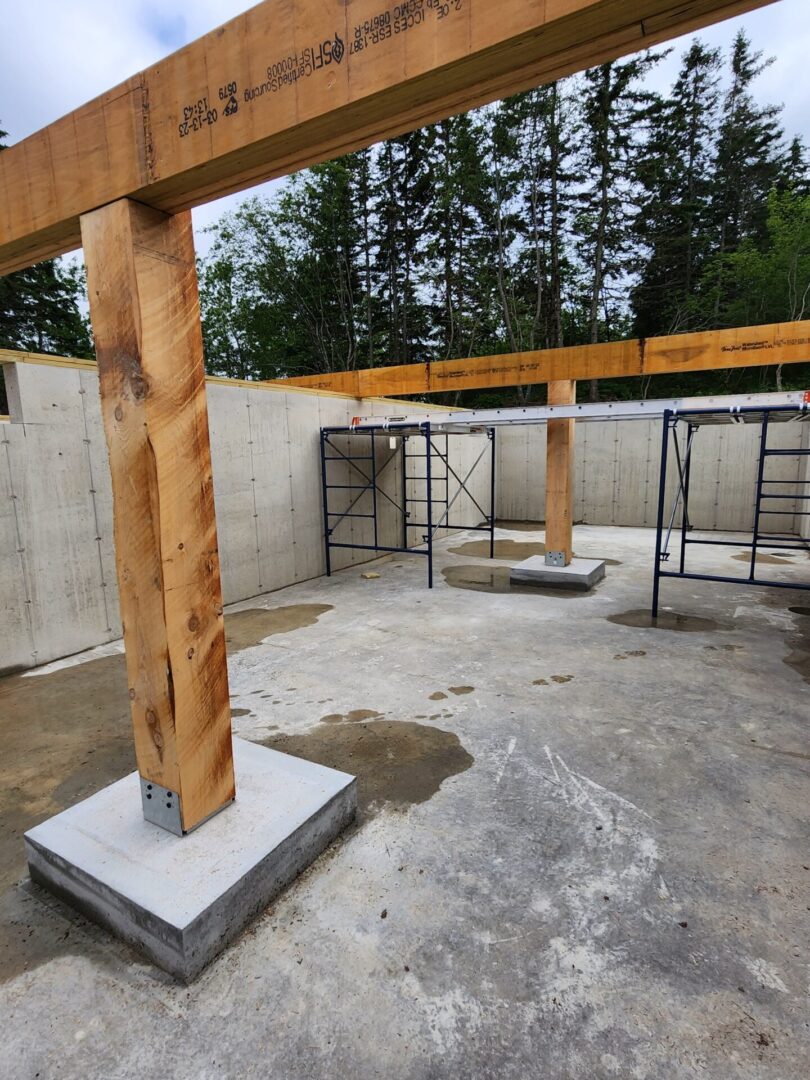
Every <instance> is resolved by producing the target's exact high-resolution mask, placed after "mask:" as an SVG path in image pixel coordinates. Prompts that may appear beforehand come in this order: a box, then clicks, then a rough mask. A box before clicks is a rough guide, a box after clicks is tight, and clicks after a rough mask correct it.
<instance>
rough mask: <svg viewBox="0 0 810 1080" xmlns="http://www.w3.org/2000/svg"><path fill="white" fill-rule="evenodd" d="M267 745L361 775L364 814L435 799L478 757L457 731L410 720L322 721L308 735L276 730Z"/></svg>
mask: <svg viewBox="0 0 810 1080" xmlns="http://www.w3.org/2000/svg"><path fill="white" fill-rule="evenodd" d="M263 745H264V746H269V747H271V748H272V749H273V750H280V751H282V753H285V754H293V755H294V756H295V757H301V758H306V759H307V760H308V761H317V762H318V763H319V764H321V765H328V766H329V768H332V769H340V770H341V771H342V772H348V773H352V774H353V775H354V776H356V777H357V800H358V811H359V818H360V821H361V823H362V821H364V820H367V819H368V818H369V817H371V816H373V815H374V814H375V813H378V812H379V811H380V810H382V809H383V808H384V807H386V806H387V807H389V808H391V809H395V810H402V809H405V808H406V807H408V806H412V805H413V804H415V803H423V802H426V801H427V800H428V799H430V798H431V797H432V796H433V795H435V794H436V792H437V791H438V790H439V788H440V787H441V785H442V783H443V781H445V780H447V779H448V777H451V776H456V775H457V774H458V773H462V772H465V771H466V770H467V769H469V768H470V766H471V765H472V764H473V761H474V759H473V758H472V756H471V755H470V754H468V753H467V751H466V750H465V749H464V747H463V746H462V745H461V743H460V742H459V739H458V736H457V735H456V734H455V733H454V732H452V731H442V730H441V729H440V728H435V727H430V726H428V725H426V724H417V723H415V722H414V721H411V720H408V721H404V720H371V721H369V722H367V723H359V724H334V725H328V724H327V725H324V724H322V725H319V726H318V727H317V728H315V730H314V731H310V732H307V733H305V734H302V735H274V736H272V737H271V738H269V739H265V740H264V741H263Z"/></svg>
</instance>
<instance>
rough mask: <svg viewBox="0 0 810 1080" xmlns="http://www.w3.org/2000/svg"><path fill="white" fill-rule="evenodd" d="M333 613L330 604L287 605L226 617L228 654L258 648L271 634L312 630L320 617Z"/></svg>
mask: <svg viewBox="0 0 810 1080" xmlns="http://www.w3.org/2000/svg"><path fill="white" fill-rule="evenodd" d="M327 611H332V605H331V604H289V605H287V606H286V607H279V608H248V609H247V610H246V611H235V612H233V614H231V615H226V616H225V643H226V645H227V646H228V652H229V653H234V652H239V651H240V650H241V649H249V648H251V647H252V646H253V645H259V644H260V643H261V642H262V641H264V639H265V638H268V637H273V635H274V634H288V633H289V632H290V631H291V630H300V629H301V628H302V627H304V626H314V625H315V623H316V622H317V621H318V619H319V618H320V617H321V615H324V614H325V613H326V612H327Z"/></svg>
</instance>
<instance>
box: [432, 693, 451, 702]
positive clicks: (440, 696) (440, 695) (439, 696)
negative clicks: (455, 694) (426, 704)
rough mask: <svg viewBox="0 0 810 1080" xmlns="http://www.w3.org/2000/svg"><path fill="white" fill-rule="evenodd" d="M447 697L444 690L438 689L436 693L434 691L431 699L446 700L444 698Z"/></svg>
mask: <svg viewBox="0 0 810 1080" xmlns="http://www.w3.org/2000/svg"><path fill="white" fill-rule="evenodd" d="M446 697H447V694H445V693H444V692H443V691H441V690H436V691H435V692H434V693H432V694H431V695H430V700H431V701H444V699H445V698H446Z"/></svg>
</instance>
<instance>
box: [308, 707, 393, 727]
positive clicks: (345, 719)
mask: <svg viewBox="0 0 810 1080" xmlns="http://www.w3.org/2000/svg"><path fill="white" fill-rule="evenodd" d="M384 715H385V714H384V713H381V712H377V711H376V710H375V709H352V710H351V712H347V713H329V715H328V716H322V717H321V723H322V724H358V723H360V722H361V721H362V720H375V719H377V718H378V717H381V716H384Z"/></svg>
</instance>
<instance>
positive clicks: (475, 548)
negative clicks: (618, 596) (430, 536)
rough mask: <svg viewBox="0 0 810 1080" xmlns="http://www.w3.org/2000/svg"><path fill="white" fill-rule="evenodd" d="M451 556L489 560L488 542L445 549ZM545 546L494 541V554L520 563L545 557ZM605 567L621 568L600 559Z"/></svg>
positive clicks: (525, 542)
mask: <svg viewBox="0 0 810 1080" xmlns="http://www.w3.org/2000/svg"><path fill="white" fill-rule="evenodd" d="M447 550H448V552H449V553H450V554H451V555H465V556H468V557H469V558H483V559H488V558H489V540H468V541H467V543H465V544H460V545H459V546H458V547H452V548H448V549H447ZM545 553H546V545H545V544H544V543H543V541H542V540H536V541H529V540H496V541H495V553H494V558H496V559H509V560H511V561H513V562H520V561H521V560H522V559H530V558H531V557H532V555H545ZM574 558H587V559H591V558H593V559H596V558H600V556H598V555H583V556H579V555H577V554H575V555H574ZM602 562H603V563H604V564H605V566H621V565H622V564H621V561H620V560H619V559H602Z"/></svg>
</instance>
